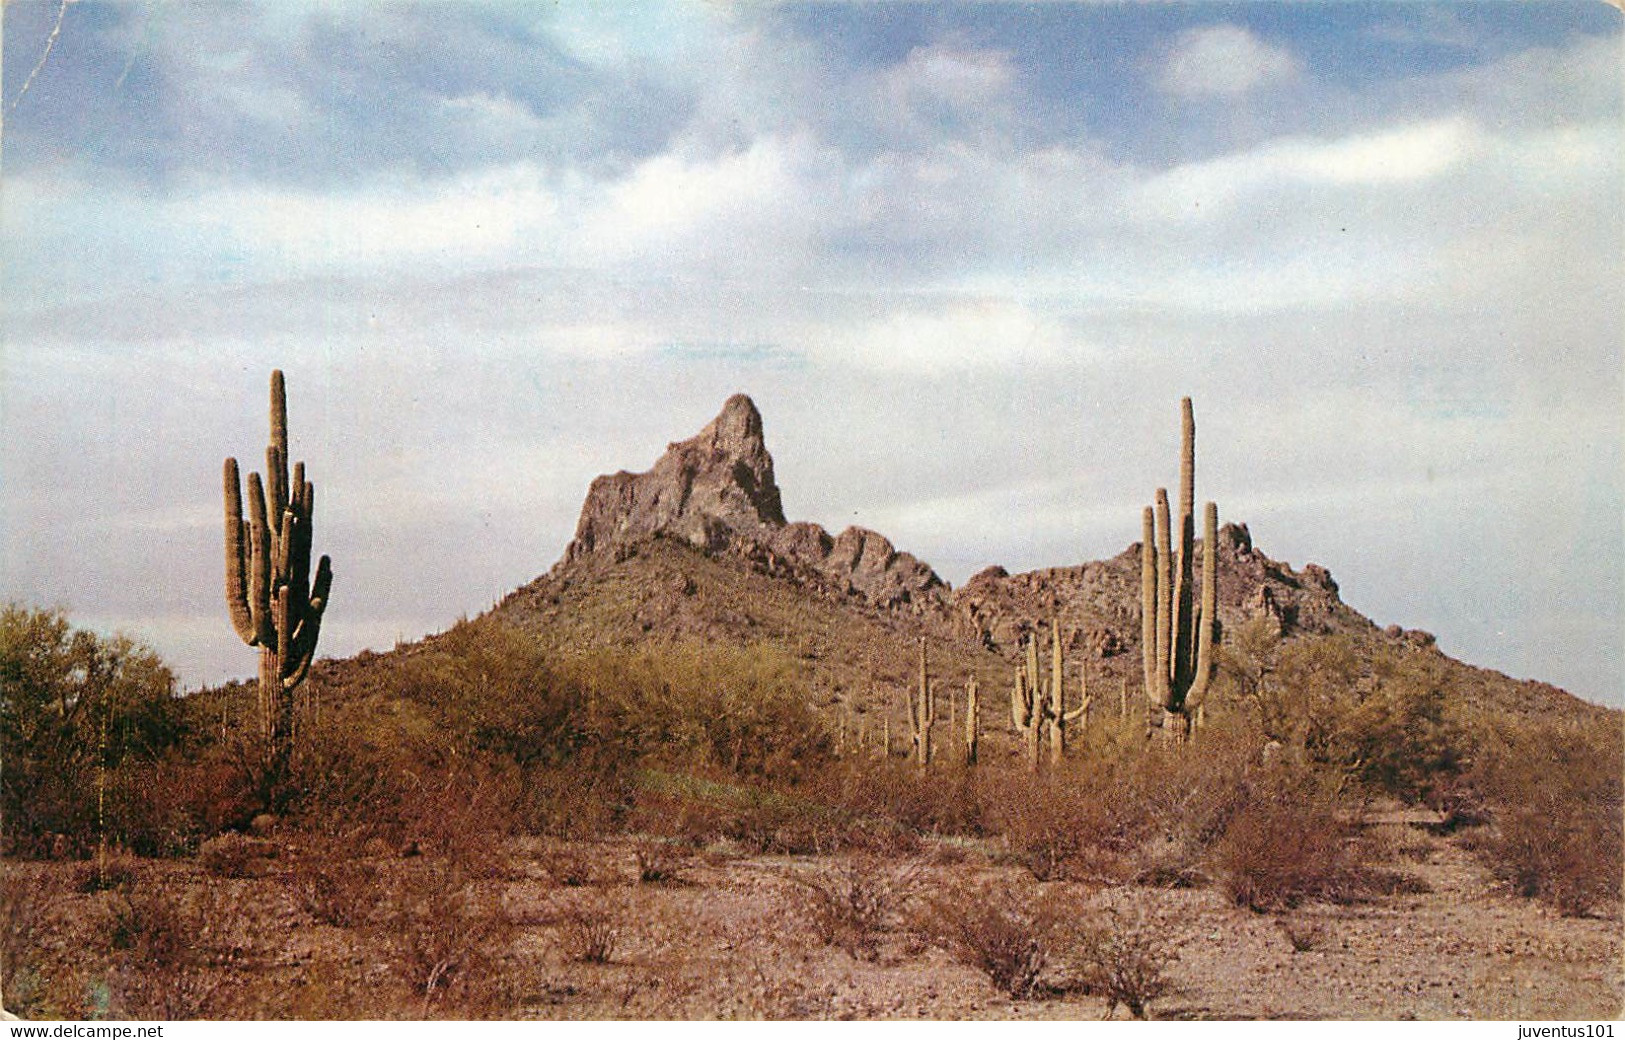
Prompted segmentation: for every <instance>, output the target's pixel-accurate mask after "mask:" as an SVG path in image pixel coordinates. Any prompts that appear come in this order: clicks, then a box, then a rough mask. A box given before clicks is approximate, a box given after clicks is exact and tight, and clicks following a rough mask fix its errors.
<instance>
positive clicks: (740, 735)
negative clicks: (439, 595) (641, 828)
mask: <svg viewBox="0 0 1625 1040" xmlns="http://www.w3.org/2000/svg"><path fill="white" fill-rule="evenodd" d="M560 679H561V680H562V681H564V682H566V683H567V684H569V685H570V686H571V687H572V688H573V689H576V690H579V691H581V692H580V694H579V698H580V702H581V703H582V704H583V706H584V707H583V711H584V714H585V723H584V725H583V727H582V731H583V736H582V739H583V741H584V742H586V743H587V744H590V745H599V746H602V747H603V748H604V749H605V750H607V751H608V752H610V753H611V755H612V756H613V757H615V758H617V759H621V760H626V759H633V758H640V759H643V760H644V761H646V762H648V763H650V764H656V765H664V766H667V767H672V768H686V769H704V768H716V769H721V770H723V771H725V772H727V773H730V774H733V775H736V776H748V777H763V778H770V779H794V778H796V777H799V776H801V775H803V774H804V773H805V772H806V770H807V768H808V767H809V766H812V765H816V764H820V763H822V762H824V761H826V760H827V759H828V758H829V748H830V740H829V736H828V734H827V733H826V732H825V731H824V727H823V722H822V720H821V719H820V718H819V716H818V715H817V713H816V712H814V711H813V709H812V707H811V706H810V705H809V704H808V703H807V698H806V695H805V691H804V690H803V689H802V687H801V685H800V683H799V682H798V681H797V679H796V673H795V665H794V662H793V661H791V660H790V659H789V658H787V657H785V656H783V655H782V654H779V653H778V652H776V651H774V650H772V649H771V648H769V647H765V646H752V647H744V648H738V649H735V648H729V647H723V646H719V645H716V644H680V645H676V646H670V645H668V646H662V647H660V648H658V649H650V650H644V651H639V652H636V653H632V654H628V655H615V654H595V655H593V656H592V657H590V658H580V659H577V660H574V661H572V662H570V663H569V664H568V665H566V666H565V669H564V671H563V673H562V674H561V676H560ZM587 750H589V749H587V748H583V749H582V751H583V752H586V751H587Z"/></svg>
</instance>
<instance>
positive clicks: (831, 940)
mask: <svg viewBox="0 0 1625 1040" xmlns="http://www.w3.org/2000/svg"><path fill="white" fill-rule="evenodd" d="M790 880H791V882H793V883H794V885H795V889H794V892H795V896H794V907H795V910H796V913H797V914H798V916H799V917H800V918H801V919H802V920H804V921H805V922H806V924H807V927H808V928H809V929H810V930H811V931H812V933H813V935H815V936H816V937H817V938H818V940H819V941H820V942H822V943H823V944H825V945H826V946H837V947H840V948H841V949H843V950H845V951H846V952H847V954H849V955H850V956H851V957H853V958H854V959H856V960H866V961H873V960H875V959H876V958H877V957H878V956H879V955H880V940H881V937H882V936H883V935H884V934H885V932H886V930H887V929H888V928H889V927H890V926H891V925H892V924H893V923H894V922H895V921H896V920H897V917H898V915H899V913H900V912H901V911H902V910H903V909H904V908H905V907H906V906H907V904H908V903H909V902H910V901H911V900H912V899H913V898H914V896H915V895H916V893H917V889H918V886H919V867H918V865H917V864H912V863H905V864H903V865H901V866H893V865H891V864H888V863H885V862H883V861H881V860H879V859H877V858H875V857H873V856H867V855H859V856H854V857H852V858H851V859H848V860H846V861H845V862H843V863H839V864H835V865H832V866H828V867H822V868H816V869H814V870H812V871H808V872H802V873H795V874H791V875H790Z"/></svg>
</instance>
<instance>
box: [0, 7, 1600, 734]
mask: <svg viewBox="0 0 1625 1040" xmlns="http://www.w3.org/2000/svg"><path fill="white" fill-rule="evenodd" d="M3 30H4V31H3V44H4V66H3V72H4V76H3V87H0V99H3V100H0V108H3V109H4V123H3V127H0V147H3V151H0V263H3V265H4V266H3V268H0V601H5V602H16V603H21V604H26V605H30V606H39V607H57V608H62V609H65V610H67V611H68V612H69V615H70V617H71V618H72V619H73V620H74V621H75V622H76V623H79V624H81V625H85V626H89V627H93V628H97V629H99V630H103V631H108V632H111V631H122V632H125V633H128V634H130V635H132V636H135V637H137V638H139V639H142V640H144V641H145V642H147V643H149V644H150V645H152V646H153V647H155V648H156V649H158V650H159V651H160V652H161V653H162V654H163V655H164V656H165V657H166V659H167V660H169V661H170V662H171V663H172V664H173V665H174V666H175V667H176V669H177V670H178V672H179V674H180V675H181V677H182V679H183V681H184V682H185V683H186V684H187V685H188V686H194V687H195V686H197V685H199V684H203V683H211V682H216V681H219V680H221V679H224V678H227V677H240V676H250V675H252V674H253V672H254V668H255V658H254V652H253V651H252V650H250V649H249V648H247V647H245V646H243V645H242V644H241V643H240V642H238V641H237V638H236V636H235V635H234V633H233V631H232V629H231V626H230V623H229V621H228V619H227V615H226V611H225V606H224V603H223V595H222V591H221V588H222V569H223V567H222V562H221V561H222V558H223V549H222V545H221V524H222V519H221V516H222V513H221V510H222V505H221V501H220V490H219V488H220V467H221V461H222V459H223V458H224V457H226V456H227V455H231V456H236V457H238V458H239V459H241V460H243V467H244V469H245V470H246V469H249V468H262V467H261V465H260V464H259V460H261V459H263V452H264V445H265V442H266V439H267V419H266V387H267V380H268V376H269V372H270V370H271V369H273V368H281V369H283V370H284V371H285V372H286V373H287V383H288V395H289V405H288V407H289V425H290V430H291V438H292V451H293V454H294V457H295V458H302V459H305V460H306V461H307V466H308V471H309V473H310V476H311V478H312V479H313V480H314V482H315V485H316V522H315V540H316V549H317V552H322V553H328V554H330V555H331V556H332V557H333V569H334V572H335V582H334V591H333V597H332V606H331V609H330V610H329V612H328V614H327V616H326V619H325V620H324V624H323V629H322V649H321V652H323V653H325V654H329V655H335V656H337V655H348V654H352V653H354V652H356V651H358V650H360V649H362V648H363V647H373V648H376V649H385V648H388V647H390V646H392V645H394V644H395V643H396V641H397V640H402V639H415V638H417V637H419V636H422V635H424V634H426V633H429V632H434V631H439V630H442V629H444V628H446V627H447V626H448V625H450V624H451V623H452V622H454V621H455V620H456V619H457V618H458V617H459V616H462V615H470V616H472V615H474V614H477V613H479V612H481V611H483V610H485V609H487V608H489V607H490V606H491V605H492V604H493V603H494V602H495V601H496V600H498V599H500V598H501V597H502V596H503V595H504V594H505V593H506V592H508V591H510V590H511V589H513V588H515V587H517V586H519V585H522V584H524V583H525V582H527V581H529V580H530V579H531V578H533V577H535V576H536V575H538V574H540V573H542V572H544V571H546V570H547V569H548V568H549V567H550V566H551V565H552V564H553V563H554V562H555V561H556V560H557V559H558V557H559V555H560V554H561V552H562V551H563V548H564V546H565V545H566V544H567V543H568V541H569V539H570V537H571V535H572V533H573V530H574V525H575V520H576V517H577V514H578V511H579V509H580V505H581V501H582V499H583V497H584V495H585V493H586V489H587V485H588V483H589V482H590V481H591V479H592V478H593V477H594V476H595V475H597V474H599V473H604V472H612V471H615V470H618V469H630V470H643V469H646V468H648V467H649V466H650V465H651V464H652V463H653V462H654V461H655V459H656V458H658V457H659V455H660V453H661V451H662V450H663V449H664V447H665V445H666V444H667V443H668V442H670V441H674V440H678V439H682V438H685V437H688V436H690V435H692V434H693V433H694V432H695V431H697V430H698V429H699V428H700V427H701V426H702V425H703V424H704V423H705V422H706V421H708V420H709V419H710V418H711V417H712V416H713V415H715V414H716V412H717V411H718V410H719V409H720V408H721V406H722V403H723V401H724V400H725V399H726V398H727V397H728V396H729V395H730V394H732V393H734V392H739V391H742V392H745V393H749V394H751V395H752V397H753V398H754V399H755V401H756V403H757V405H758V406H759V408H760V409H761V411H762V413H763V416H764V422H765V429H766V435H767V440H768V447H769V449H770V450H771V451H772V453H773V456H774V460H775V463H776V468H777V472H778V477H779V482H780V485H781V487H782V489H783V499H784V506H785V511H786V513H787V515H788V516H789V517H790V518H791V519H802V520H813V521H817V522H819V523H822V524H824V525H825V526H826V527H828V528H830V529H831V530H834V531H838V530H840V529H841V528H843V527H845V526H846V525H848V524H854V523H855V524H861V525H863V526H866V527H870V528H873V529H875V530H878V531H880V532H882V533H884V534H885V535H887V536H888V537H889V538H890V539H891V540H892V541H893V542H894V543H896V545H897V546H898V547H899V548H900V549H904V550H907V551H910V552H913V553H914V554H915V555H917V556H919V557H921V558H923V559H925V560H927V561H928V562H930V563H931V564H932V565H933V566H935V567H936V568H937V570H938V571H939V573H941V574H942V575H943V577H944V578H946V579H948V580H949V581H951V582H954V583H956V584H957V583H961V582H963V581H964V580H965V579H966V578H967V577H969V576H970V575H971V574H973V573H974V572H975V571H976V570H978V569H980V568H981V567H983V566H985V565H988V564H994V563H997V564H1001V565H1003V566H1005V567H1007V568H1009V569H1010V570H1012V571H1016V570H1025V569H1031V568H1037V567H1049V566H1063V565H1070V564H1076V563H1080V562H1083V561H1085V560H1090V559H1099V558H1104V557H1107V556H1111V555H1115V554H1116V553H1118V552H1120V551H1122V550H1123V549H1124V548H1125V547H1127V546H1128V545H1129V544H1131V543H1133V542H1135V541H1137V540H1138V537H1139V530H1140V509H1141V507H1142V506H1143V505H1144V504H1147V503H1149V502H1150V501H1151V499H1152V495H1153V493H1154V490H1155V489H1156V488H1157V487H1158V486H1167V485H1170V484H1172V483H1174V481H1175V480H1176V478H1177V452H1178V432H1179V399H1180V397H1181V396H1184V395H1190V396H1191V397H1192V398H1193V399H1194V401H1195V411H1196V420H1197V429H1198V434H1197V436H1198V447H1197V484H1198V488H1197V493H1198V495H1199V496H1200V497H1201V498H1202V499H1213V500H1215V501H1217V502H1218V504H1219V512H1220V517H1221V519H1223V520H1233V521H1239V522H1245V523H1247V524H1248V525H1249V527H1250V530H1251V532H1252V534H1253V538H1254V541H1255V544H1256V545H1257V546H1258V548H1260V549H1261V550H1263V551H1264V552H1266V553H1268V554H1269V555H1271V556H1273V557H1275V558H1277V559H1284V560H1286V561H1288V562H1290V563H1292V564H1293V565H1294V566H1298V567H1301V566H1303V565H1304V564H1305V563H1307V562H1317V563H1320V564H1323V565H1325V566H1327V567H1328V568H1330V570H1331V572H1332V574H1333V575H1334V577H1335V578H1336V579H1337V581H1338V582H1339V584H1340V585H1341V587H1342V594H1343V598H1344V599H1345V600H1346V601H1347V602H1348V603H1350V604H1351V605H1353V606H1354V607H1355V608H1357V609H1359V610H1360V611H1362V612H1363V613H1365V614H1366V615H1367V616H1369V617H1371V618H1372V619H1373V620H1374V621H1376V622H1377V623H1378V624H1382V625H1387V624H1392V623H1397V624H1401V625H1404V626H1406V627H1416V628H1423V629H1426V630H1428V631H1431V632H1433V633H1435V634H1436V635H1437V637H1438V640H1439V644H1440V646H1441V647H1442V648H1443V649H1444V650H1445V651H1446V652H1448V653H1450V654H1451V655H1453V656H1456V657H1460V658H1462V659H1464V660H1467V661H1469V662H1471V663H1474V664H1479V665H1483V666H1486V667H1491V668H1495V669H1498V670H1501V671H1505V672H1507V673H1509V674H1511V675H1514V676H1517V677H1520V678H1535V679H1542V680H1546V681H1550V682H1554V683H1557V684H1558V685H1561V686H1563V687H1564V688H1566V689H1569V690H1571V691H1572V692H1574V693H1576V694H1578V695H1581V696H1584V697H1587V698H1589V699H1592V700H1595V701H1600V702H1604V703H1610V704H1615V705H1618V704H1620V703H1621V702H1622V698H1625V665H1622V663H1621V642H1622V638H1625V635H1622V634H1625V623H1622V622H1625V619H1622V617H1621V613H1622V612H1621V576H1622V574H1625V504H1622V495H1621V483H1622V474H1625V468H1622V459H1621V416H1622V411H1625V407H1622V402H1625V396H1622V389H1625V387H1622V372H1625V369H1622V365H1621V348H1622V343H1625V290H1622V285H1625V262H1622V261H1625V217H1622V209H1625V206H1622V185H1625V178H1622V177H1621V172H1622V171H1621V156H1622V155H1625V141H1622V132H1621V108H1622V82H1625V80H1622V72H1621V55H1622V42H1621V14H1620V12H1619V11H1618V10H1616V9H1615V8H1613V7H1610V6H1607V5H1605V4H1603V3H1600V2H1596V0H1585V2H1574V3H1553V2H1533V3H1518V4H1513V3H1476V4H1452V3H1420V2H1378V3H1281V4H1275V3H1192V4H1156V5H1134V4H1126V3H1113V4H1078V5H1071V4H1060V3H1052V4H1022V5H1005V4H998V3H977V4H967V5H930V6H917V5H913V4H906V3H872V4H852V5H839V4H793V3H792V4H748V5H747V4H739V5H734V4H727V3H701V2H698V0H690V2H677V3H659V2H650V3H639V4H637V5H631V4H625V5H618V4H613V3H611V4H596V3H594V4H589V3H586V2H573V0H566V2H561V3H496V4H476V3H471V2H457V3H451V2H446V3H437V4H414V3H398V4H389V5H384V4H377V3H346V2H320V3H319V2H277V3H266V4H262V5H255V4H235V3H226V2H220V3H208V4H193V3H158V2H139V0H129V2H122V3H117V4H107V3H100V2H96V0H74V2H69V3H62V2H60V0H7V2H6V3H5V5H4V24H3Z"/></svg>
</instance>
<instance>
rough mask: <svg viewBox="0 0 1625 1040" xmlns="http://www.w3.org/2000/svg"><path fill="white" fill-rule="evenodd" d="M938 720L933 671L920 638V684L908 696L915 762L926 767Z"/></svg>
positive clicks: (921, 766) (928, 763)
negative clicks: (935, 724)
mask: <svg viewBox="0 0 1625 1040" xmlns="http://www.w3.org/2000/svg"><path fill="white" fill-rule="evenodd" d="M936 721H937V704H936V700H935V699H934V698H933V697H932V696H931V673H930V670H929V669H928V668H927V665H926V659H925V639H924V638H923V637H922V638H921V639H920V685H919V688H918V689H917V690H915V692H914V694H913V695H912V696H910V697H909V698H908V724H909V729H910V730H911V731H912V732H913V737H914V764H915V765H917V766H919V767H920V768H921V769H924V768H925V767H926V766H928V765H930V764H931V726H932V725H933V724H934V723H935V722H936Z"/></svg>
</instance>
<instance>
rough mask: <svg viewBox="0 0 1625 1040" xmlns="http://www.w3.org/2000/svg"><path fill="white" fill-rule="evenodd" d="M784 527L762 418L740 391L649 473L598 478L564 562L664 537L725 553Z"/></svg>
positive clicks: (589, 494)
mask: <svg viewBox="0 0 1625 1040" xmlns="http://www.w3.org/2000/svg"><path fill="white" fill-rule="evenodd" d="M783 526H784V506H783V505H782V503H781V502H780V499H779V485H778V482H777V481H775V480H774V479H773V457H772V456H771V455H769V454H768V452H767V445H766V443H765V441H764V440H763V439H762V415H761V413H760V412H758V411H757V410H756V405H755V404H754V403H753V402H752V401H751V399H750V398H748V397H746V396H745V395H744V394H735V395H734V396H732V397H730V398H728V402H727V403H726V404H724V405H723V406H722V411H721V413H719V414H718V415H717V417H716V418H715V419H713V420H711V422H710V424H708V425H707V426H706V427H705V429H703V430H701V431H700V432H699V434H697V435H696V436H694V437H691V438H690V439H688V440H686V441H679V442H677V443H675V444H672V445H670V446H669V447H667V448H666V453H665V454H664V455H662V456H661V457H660V460H659V461H658V462H656V463H655V464H654V467H653V468H652V469H650V470H649V471H648V472H647V473H628V472H627V471H625V470H622V471H621V472H619V473H614V474H608V475H606V476H602V477H599V478H598V479H596V480H594V481H593V482H592V486H591V487H590V488H589V489H588V490H587V500H586V502H584V503H583V504H582V506H581V519H580V520H579V521H578V522H577V523H576V535H575V539H574V540H573V541H572V542H571V543H570V546H569V548H568V549H566V550H565V553H564V558H565V560H567V561H568V560H575V559H579V558H580V557H582V556H585V555H586V554H588V553H591V552H594V551H596V550H600V549H603V548H606V547H611V546H616V545H628V544H634V543H636V542H641V541H644V540H646V539H649V538H652V537H654V536H655V535H656V534H661V535H666V536H669V537H675V538H678V539H681V540H682V541H685V542H688V543H689V544H690V545H693V546H695V547H696V548H700V549H706V550H710V551H717V550H720V549H723V548H725V547H726V546H727V545H728V544H729V543H730V542H731V541H732V540H733V539H734V538H735V537H737V536H740V535H745V536H750V535H755V536H757V538H758V539H760V540H766V538H767V537H768V536H769V534H770V532H771V530H772V529H775V528H779V527H783Z"/></svg>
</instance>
